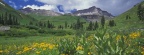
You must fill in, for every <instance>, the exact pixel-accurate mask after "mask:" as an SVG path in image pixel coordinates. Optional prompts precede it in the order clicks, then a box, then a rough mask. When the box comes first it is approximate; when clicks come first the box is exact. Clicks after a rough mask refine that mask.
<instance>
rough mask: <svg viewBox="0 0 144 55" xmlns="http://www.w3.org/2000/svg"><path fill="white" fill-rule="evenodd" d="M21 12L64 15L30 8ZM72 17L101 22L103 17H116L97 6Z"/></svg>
mask: <svg viewBox="0 0 144 55" xmlns="http://www.w3.org/2000/svg"><path fill="white" fill-rule="evenodd" d="M19 11H20V12H22V13H24V14H37V15H42V16H61V15H64V14H61V13H58V12H54V11H52V10H44V9H32V8H30V7H27V8H23V9H19ZM70 15H73V16H80V17H82V18H84V19H86V20H87V21H93V22H95V21H99V20H100V19H101V17H102V16H104V17H105V18H107V19H110V18H113V17H114V16H113V15H112V14H110V13H108V12H107V11H103V10H101V9H100V8H97V7H95V6H92V7H90V8H88V9H83V10H78V11H74V12H73V13H70Z"/></svg>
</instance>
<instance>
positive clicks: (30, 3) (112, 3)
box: [4, 0, 142, 15]
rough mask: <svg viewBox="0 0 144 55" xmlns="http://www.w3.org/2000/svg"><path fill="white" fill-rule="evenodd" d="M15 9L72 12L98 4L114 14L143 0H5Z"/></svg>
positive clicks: (97, 5)
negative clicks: (28, 8) (29, 8)
mask: <svg viewBox="0 0 144 55" xmlns="http://www.w3.org/2000/svg"><path fill="white" fill-rule="evenodd" d="M4 1H5V2H6V3H7V4H9V5H10V6H12V7H13V8H15V9H21V8H26V7H31V8H33V9H46V10H53V11H56V12H66V13H67V12H71V11H75V10H81V9H87V8H89V7H91V6H96V7H99V8H101V9H102V10H105V11H108V12H109V13H111V14H113V15H119V14H121V13H123V12H125V11H127V10H129V9H130V8H132V7H133V6H134V5H136V4H137V3H139V2H141V1H142V0H4Z"/></svg>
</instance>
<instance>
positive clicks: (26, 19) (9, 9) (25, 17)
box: [0, 1, 36, 24]
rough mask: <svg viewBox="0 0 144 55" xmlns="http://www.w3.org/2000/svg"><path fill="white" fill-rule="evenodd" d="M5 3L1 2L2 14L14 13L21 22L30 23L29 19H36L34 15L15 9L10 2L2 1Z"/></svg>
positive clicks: (0, 12) (0, 11) (0, 9)
mask: <svg viewBox="0 0 144 55" xmlns="http://www.w3.org/2000/svg"><path fill="white" fill-rule="evenodd" d="M0 2H2V3H3V4H5V5H2V4H0V14H4V13H6V12H7V13H9V14H12V15H14V16H15V17H17V18H18V20H19V22H20V23H21V24H27V23H29V21H36V20H35V19H33V18H32V17H30V16H28V15H24V14H22V13H20V12H18V11H16V10H15V9H13V8H12V7H10V6H9V5H8V4H6V3H4V2H3V1H0Z"/></svg>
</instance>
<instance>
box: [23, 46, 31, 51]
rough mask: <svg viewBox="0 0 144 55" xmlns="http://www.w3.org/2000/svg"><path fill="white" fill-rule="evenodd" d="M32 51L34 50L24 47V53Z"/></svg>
mask: <svg viewBox="0 0 144 55" xmlns="http://www.w3.org/2000/svg"><path fill="white" fill-rule="evenodd" d="M31 49H32V48H29V47H24V49H23V52H27V51H29V50H31Z"/></svg>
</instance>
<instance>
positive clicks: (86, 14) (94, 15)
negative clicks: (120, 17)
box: [73, 6, 114, 21]
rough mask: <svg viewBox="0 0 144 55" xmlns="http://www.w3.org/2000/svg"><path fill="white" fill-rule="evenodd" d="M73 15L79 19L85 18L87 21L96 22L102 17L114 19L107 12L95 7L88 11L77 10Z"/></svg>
mask: <svg viewBox="0 0 144 55" xmlns="http://www.w3.org/2000/svg"><path fill="white" fill-rule="evenodd" d="M73 15H75V16H81V17H83V18H85V19H86V20H87V21H97V20H100V18H101V17H102V16H104V17H105V18H107V19H110V18H113V17H114V16H113V15H111V14H110V13H108V12H107V11H103V10H101V9H100V8H97V7H95V6H93V7H90V8H88V9H84V10H78V11H76V12H74V13H73Z"/></svg>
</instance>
